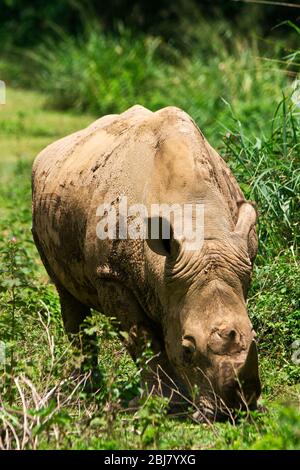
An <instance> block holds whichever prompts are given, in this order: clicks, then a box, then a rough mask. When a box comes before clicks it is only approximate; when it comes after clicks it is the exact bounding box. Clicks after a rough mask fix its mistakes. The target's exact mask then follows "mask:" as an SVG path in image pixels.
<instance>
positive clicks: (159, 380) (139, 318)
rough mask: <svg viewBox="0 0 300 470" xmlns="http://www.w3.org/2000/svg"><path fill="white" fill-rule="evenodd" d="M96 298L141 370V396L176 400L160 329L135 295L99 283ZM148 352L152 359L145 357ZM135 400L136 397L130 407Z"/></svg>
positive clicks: (110, 283)
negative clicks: (115, 326) (111, 319)
mask: <svg viewBox="0 0 300 470" xmlns="http://www.w3.org/2000/svg"><path fill="white" fill-rule="evenodd" d="M98 297H99V302H100V304H101V311H102V312H104V313H105V314H106V315H107V316H113V317H116V318H117V320H118V321H119V328H120V331H123V332H126V333H127V335H126V340H124V339H123V342H124V343H125V346H126V349H127V350H128V352H129V354H130V355H131V357H132V359H133V360H134V362H135V363H136V365H137V367H138V369H141V387H142V390H143V395H145V396H147V395H149V394H155V395H160V396H164V397H167V398H169V399H170V400H171V401H174V400H175V401H178V397H179V394H178V393H177V392H176V391H174V390H177V391H180V393H181V392H182V386H181V384H180V383H179V381H178V379H177V377H176V376H175V373H174V370H173V368H172V367H171V365H170V363H169V360H168V358H167V355H166V352H165V348H164V340H163V334H162V331H161V326H160V325H159V324H157V323H155V322H154V321H152V320H151V319H150V318H149V317H148V316H147V315H146V313H145V312H144V310H143V309H142V307H141V305H140V304H139V302H138V300H137V299H136V297H135V295H134V294H133V293H132V292H131V291H130V290H129V289H128V288H127V287H125V286H124V285H123V284H122V283H120V282H118V281H107V280H106V281H105V282H103V283H101V285H100V286H99V290H98ZM149 349H150V350H151V352H152V354H151V357H149V355H148V354H145V353H146V352H147V350H149ZM147 357H148V359H147ZM138 401H139V397H137V398H136V399H134V401H132V403H131V405H132V406H134V405H135V404H137V403H138Z"/></svg>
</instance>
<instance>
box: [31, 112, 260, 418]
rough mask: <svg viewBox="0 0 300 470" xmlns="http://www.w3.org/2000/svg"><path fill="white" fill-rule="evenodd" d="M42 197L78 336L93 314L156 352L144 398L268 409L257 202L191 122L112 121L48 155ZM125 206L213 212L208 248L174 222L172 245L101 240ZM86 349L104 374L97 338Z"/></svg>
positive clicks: (153, 117) (165, 240)
mask: <svg viewBox="0 0 300 470" xmlns="http://www.w3.org/2000/svg"><path fill="white" fill-rule="evenodd" d="M32 188H33V228H32V231H33V236H34V240H35V243H36V246H37V248H38V251H39V253H40V256H41V259H42V261H43V264H44V266H45V268H46V270H47V272H48V274H49V276H50V277H51V278H52V280H53V282H54V284H55V286H56V288H57V291H58V294H59V298H60V305H61V313H62V318H63V322H64V328H65V330H66V332H67V333H68V334H69V335H71V336H72V335H76V334H78V333H79V332H80V331H81V325H82V322H83V321H84V320H85V319H86V318H87V317H88V316H89V314H90V310H91V308H92V309H94V310H96V311H98V312H101V313H102V314H104V315H106V316H108V317H115V318H116V319H117V320H118V325H119V331H120V332H122V337H123V339H124V342H125V344H126V347H127V349H128V351H129V353H130V355H131V356H132V358H133V360H135V361H137V360H138V359H139V357H140V356H141V355H142V353H143V351H144V350H145V347H146V345H148V346H149V345H150V347H151V349H152V352H153V355H152V359H151V360H149V361H148V362H147V364H145V368H144V371H143V372H142V373H141V380H142V384H143V387H144V390H146V391H148V392H149V393H150V392H151V393H162V394H164V395H166V396H168V397H169V399H170V403H172V400H175V398H174V397H176V396H178V395H179V396H180V397H181V398H182V397H184V399H185V398H186V400H187V401H188V402H189V403H190V402H191V400H193V402H194V403H195V406H196V407H197V408H196V409H197V410H198V411H197V412H196V415H197V416H198V417H199V420H200V416H201V417H203V416H204V417H205V418H207V419H214V418H216V417H217V416H218V415H219V414H220V413H221V414H222V413H223V412H224V409H229V410H231V409H236V408H245V407H249V408H255V407H256V406H257V399H258V397H259V395H260V392H261V387H260V380H259V372H258V358H257V349H256V342H255V336H256V334H255V331H254V329H253V326H252V324H251V321H250V319H249V316H248V313H247V307H246V297H247V290H248V287H249V282H250V277H251V272H252V267H253V262H254V259H255V256H256V254H257V248H258V243H257V235H256V228H255V226H256V219H257V213H256V209H255V204H254V203H252V202H250V201H246V199H245V197H244V195H243V193H242V191H241V189H240V187H239V185H238V184H237V182H236V180H235V178H234V176H233V175H232V173H231V171H230V169H229V168H228V166H227V165H226V163H225V161H224V160H223V159H222V158H221V156H220V155H219V154H218V153H217V152H216V151H215V150H214V149H213V148H212V147H211V146H210V144H209V143H208V141H207V140H206V139H205V137H204V136H203V134H202V132H201V131H200V130H199V128H198V127H197V125H196V124H195V122H194V121H193V120H192V119H191V117H190V116H189V115H188V114H186V113H185V112H184V111H182V110H181V109H179V108H176V107H173V106H170V107H166V108H163V109H161V110H159V111H156V112H152V111H150V110H148V109H146V108H144V107H142V106H139V105H136V106H133V107H131V108H130V109H128V110H127V111H125V112H123V113H121V114H116V115H108V116H104V117H102V118H100V119H98V120H96V121H95V122H94V123H92V124H91V125H90V126H88V127H87V128H85V129H83V130H80V131H79V132H75V133H74V134H72V135H69V136H67V137H65V138H62V139H60V140H58V141H56V142H54V143H53V144H51V145H49V146H48V147H46V149H44V150H43V151H42V152H41V153H40V154H39V155H38V156H37V158H36V160H35V162H34V164H33V172H32ZM124 196H126V198H127V203H128V205H130V206H132V205H136V204H139V205H141V204H143V205H144V206H146V207H149V206H150V205H151V204H158V205H159V204H177V205H179V206H180V207H181V206H182V205H184V204H186V203H188V204H191V203H193V204H194V203H195V204H202V207H203V208H204V209H203V239H202V243H201V244H200V245H199V246H198V247H197V248H196V249H187V248H188V245H187V240H186V239H185V237H184V236H183V237H176V236H175V234H174V230H172V219H171V218H170V219H169V224H170V231H169V236H167V237H164V236H162V233H161V231H160V232H159V236H158V237H156V238H155V237H153V239H151V237H150V236H149V232H148V234H147V236H146V237H140V238H138V237H136V238H135V239H129V238H126V237H120V236H118V235H116V236H115V237H109V236H107V237H106V238H105V237H99V236H97V225H98V224H99V220H100V219H101V217H100V219H99V210H98V208H99V206H101V205H103V204H104V203H109V204H110V206H111V207H117V206H118V203H119V202H120V200H121V198H123V197H124ZM117 212H118V210H117V211H116V213H117ZM104 215H106V216H107V212H104ZM102 217H103V214H102ZM128 218H129V219H130V218H131V219H132V217H131V216H128ZM123 222H124V220H123ZM160 222H161V220H160ZM149 223H151V214H150V215H149V216H148V224H149ZM106 231H107V227H106ZM125 332H126V334H125ZM82 341H84V344H85V347H86V351H89V354H91V355H92V357H93V360H92V363H93V367H94V368H97V349H96V346H95V341H94V338H92V337H84V340H82ZM89 341H90V344H92V346H89V343H88V342H89ZM148 346H147V347H148ZM83 348H84V346H83ZM100 349H101V348H100ZM86 354H87V353H86ZM175 401H176V400H175ZM220 410H223V411H220Z"/></svg>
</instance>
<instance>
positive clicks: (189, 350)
mask: <svg viewBox="0 0 300 470" xmlns="http://www.w3.org/2000/svg"><path fill="white" fill-rule="evenodd" d="M195 351H196V346H195V340H194V338H193V337H192V336H185V337H184V338H183V340H182V357H183V361H184V362H186V363H187V364H189V363H191V361H192V359H193V355H194V353H195Z"/></svg>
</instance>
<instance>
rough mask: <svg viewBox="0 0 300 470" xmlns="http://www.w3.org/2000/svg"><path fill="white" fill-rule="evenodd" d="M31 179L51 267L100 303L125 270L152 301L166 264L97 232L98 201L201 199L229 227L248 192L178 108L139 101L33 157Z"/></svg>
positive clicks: (210, 217)
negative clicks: (109, 281) (154, 107)
mask: <svg viewBox="0 0 300 470" xmlns="http://www.w3.org/2000/svg"><path fill="white" fill-rule="evenodd" d="M32 183H33V231H34V233H35V236H36V237H37V238H38V240H39V243H40V245H41V247H42V250H43V252H44V254H45V257H46V258H47V260H48V262H49V263H50V264H51V270H52V271H53V272H54V273H55V275H56V276H57V278H58V279H59V280H60V282H61V283H62V284H63V285H64V286H65V287H66V288H67V289H69V290H70V292H71V293H73V295H75V296H77V297H78V298H80V300H83V301H84V302H86V303H90V304H92V306H94V307H95V308H96V307H97V283H98V282H99V278H101V277H105V276H107V277H109V276H110V277H114V276H115V277H116V278H117V277H119V278H120V279H121V281H123V282H126V283H127V284H129V285H130V286H131V289H132V290H133V291H134V292H135V294H136V296H137V297H139V298H140V300H141V302H143V297H145V296H146V297H149V301H147V302H146V303H147V304H150V302H151V300H150V297H151V295H150V294H149V285H148V284H149V282H150V281H151V279H152V280H153V277H155V276H156V277H159V276H160V275H161V272H162V265H163V261H162V260H161V259H158V258H160V257H158V258H157V255H154V261H153V262H154V264H155V268H153V267H150V268H149V267H147V266H145V259H144V245H143V242H140V241H133V240H132V241H111V240H106V241H100V240H99V239H97V236H96V226H97V215H96V211H97V207H98V206H99V205H100V204H102V203H103V202H109V203H111V202H112V203H114V202H116V203H117V202H118V199H119V198H120V196H122V195H126V197H127V199H128V204H134V203H144V204H146V205H147V206H149V205H150V204H151V203H153V202H155V203H161V202H170V203H175V202H179V203H184V202H187V201H188V202H190V201H195V200H196V201H202V202H204V203H205V204H206V206H207V208H208V209H207V224H206V225H207V226H208V227H210V226H211V225H213V226H214V225H215V224H217V223H218V224H220V226H221V227H226V228H227V229H228V230H230V229H232V228H233V226H234V224H235V221H236V218H237V203H238V201H239V200H241V199H244V198H243V194H242V193H241V191H240V189H239V186H238V184H237V183H236V181H235V178H234V177H233V176H232V174H231V172H230V170H229V169H228V167H227V166H226V164H225V162H224V161H223V160H222V158H221V157H220V156H219V155H218V154H217V152H215V151H214V150H213V149H212V148H211V147H210V145H209V144H208V142H207V141H206V140H205V138H204V137H203V135H202V134H201V132H200V131H199V129H198V128H197V126H196V125H195V124H194V122H193V121H192V120H191V118H190V117H189V116H188V115H187V114H186V113H184V112H183V111H181V110H179V109H178V108H174V107H169V108H164V109H162V110H160V111H158V112H156V113H152V112H151V111H148V110H147V109H145V108H143V107H141V106H134V107H133V108H130V109H129V110H128V111H126V112H125V113H123V114H121V115H113V116H105V117H104V118H101V119H99V120H97V121H96V122H95V123H93V124H92V125H90V126H89V127H88V128H86V129H84V130H82V131H79V132H77V133H75V134H72V135H71V136H68V137H66V138H64V139H61V140H59V141H57V142H55V143H54V144H52V145H50V146H49V147H47V148H46V149H45V150H44V151H42V152H41V154H39V156H38V157H37V159H36V160H35V163H34V166H33V177H32ZM149 270H150V271H151V273H150V274H149ZM153 282H155V280H154V281H153ZM150 290H151V289H150Z"/></svg>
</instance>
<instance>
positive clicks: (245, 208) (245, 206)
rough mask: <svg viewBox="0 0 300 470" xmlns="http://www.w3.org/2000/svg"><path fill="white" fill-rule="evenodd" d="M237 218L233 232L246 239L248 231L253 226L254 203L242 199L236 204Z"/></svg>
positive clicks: (254, 221) (254, 216) (255, 216)
mask: <svg viewBox="0 0 300 470" xmlns="http://www.w3.org/2000/svg"><path fill="white" fill-rule="evenodd" d="M238 207H239V212H238V219H237V222H236V226H235V229H234V232H235V233H236V234H237V235H239V236H240V237H242V238H245V239H248V236H249V233H250V231H251V229H252V228H253V227H255V224H256V220H257V212H256V209H255V207H254V203H251V202H248V201H242V202H240V203H239V204H238Z"/></svg>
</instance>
